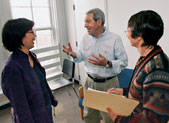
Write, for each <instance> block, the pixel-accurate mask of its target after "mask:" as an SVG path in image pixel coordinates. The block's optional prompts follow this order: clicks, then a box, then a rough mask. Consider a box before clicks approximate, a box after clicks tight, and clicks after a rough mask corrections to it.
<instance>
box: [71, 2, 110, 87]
mask: <svg viewBox="0 0 169 123" xmlns="http://www.w3.org/2000/svg"><path fill="white" fill-rule="evenodd" d="M106 3H107V0H74V5H75V26H76V41H77V43H78V44H79V42H80V41H81V39H82V37H83V35H84V34H85V33H87V31H86V29H85V28H84V19H85V15H86V14H85V13H86V12H87V11H88V10H90V9H93V8H100V9H101V10H102V11H104V13H105V16H106V18H107V7H106V6H107V4H106ZM106 24H107V19H106ZM79 75H80V83H81V84H82V85H83V84H84V82H85V78H86V77H85V76H86V74H85V71H84V63H83V62H82V63H79Z"/></svg>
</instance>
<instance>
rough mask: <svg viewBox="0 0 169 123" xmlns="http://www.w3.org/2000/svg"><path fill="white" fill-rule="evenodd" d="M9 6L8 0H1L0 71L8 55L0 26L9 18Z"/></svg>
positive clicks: (0, 29)
mask: <svg viewBox="0 0 169 123" xmlns="http://www.w3.org/2000/svg"><path fill="white" fill-rule="evenodd" d="M9 6H10V3H9V0H1V4H0V71H1V70H2V67H3V64H4V62H5V60H6V58H7V57H8V55H9V52H8V51H6V50H5V49H4V48H3V44H2V37H1V34H2V28H3V25H4V23H5V22H6V20H8V19H10V18H11V12H10V7H9ZM0 77H1V74H0Z"/></svg>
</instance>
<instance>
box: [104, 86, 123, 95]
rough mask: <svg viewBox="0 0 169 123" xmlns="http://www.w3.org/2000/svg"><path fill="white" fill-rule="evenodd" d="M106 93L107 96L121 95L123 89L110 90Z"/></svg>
mask: <svg viewBox="0 0 169 123" xmlns="http://www.w3.org/2000/svg"><path fill="white" fill-rule="evenodd" d="M107 92H108V93H109V94H117V95H123V89H122V88H110V89H109V90H108V91H107Z"/></svg>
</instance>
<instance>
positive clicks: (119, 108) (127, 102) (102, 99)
mask: <svg viewBox="0 0 169 123" xmlns="http://www.w3.org/2000/svg"><path fill="white" fill-rule="evenodd" d="M138 104H139V101H137V100H132V99H128V98H126V97H124V96H121V95H115V94H108V93H107V92H102V91H97V90H86V91H85V94H84V99H83V105H84V106H86V107H89V108H93V109H96V110H100V111H104V112H107V110H106V108H107V107H110V108H112V110H113V111H114V113H116V114H117V115H121V116H128V115H130V114H131V113H132V112H133V110H134V109H135V107H136V106H137V105H138Z"/></svg>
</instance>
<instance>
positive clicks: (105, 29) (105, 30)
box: [92, 27, 108, 40]
mask: <svg viewBox="0 0 169 123" xmlns="http://www.w3.org/2000/svg"><path fill="white" fill-rule="evenodd" d="M107 31H108V30H107V28H106V27H104V32H103V33H102V34H101V35H100V36H99V37H98V38H96V37H94V36H92V37H93V38H94V39H95V40H98V39H100V38H102V37H103V36H104V35H105V34H106V32H107Z"/></svg>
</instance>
